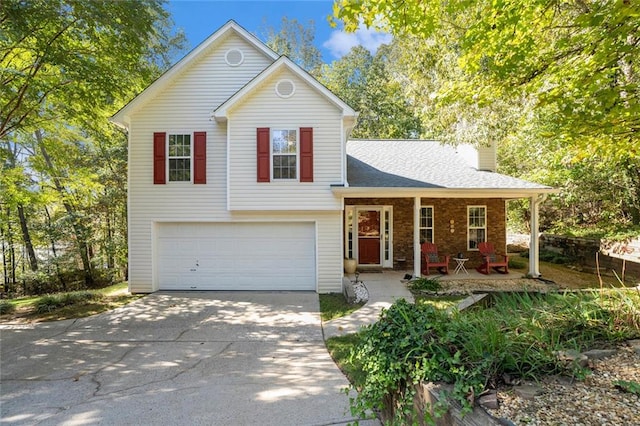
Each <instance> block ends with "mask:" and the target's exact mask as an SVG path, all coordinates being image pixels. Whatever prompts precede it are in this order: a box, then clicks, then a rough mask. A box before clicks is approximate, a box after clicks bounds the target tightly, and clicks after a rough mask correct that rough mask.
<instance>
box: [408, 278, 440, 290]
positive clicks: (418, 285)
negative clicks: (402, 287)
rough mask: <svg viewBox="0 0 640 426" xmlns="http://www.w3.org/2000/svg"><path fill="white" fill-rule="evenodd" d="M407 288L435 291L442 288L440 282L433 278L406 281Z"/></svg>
mask: <svg viewBox="0 0 640 426" xmlns="http://www.w3.org/2000/svg"><path fill="white" fill-rule="evenodd" d="M407 287H409V290H414V291H426V292H429V293H437V292H439V291H440V290H441V289H442V286H441V285H440V282H438V280H437V279H434V278H425V277H420V278H415V279H413V280H411V281H409V282H408V283H407Z"/></svg>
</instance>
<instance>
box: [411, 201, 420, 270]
mask: <svg viewBox="0 0 640 426" xmlns="http://www.w3.org/2000/svg"><path fill="white" fill-rule="evenodd" d="M421 203H422V201H421V199H420V197H415V198H414V199H413V276H414V277H416V278H418V277H420V274H421V272H420V262H421V260H422V259H421V256H420V208H421V207H422V204H421Z"/></svg>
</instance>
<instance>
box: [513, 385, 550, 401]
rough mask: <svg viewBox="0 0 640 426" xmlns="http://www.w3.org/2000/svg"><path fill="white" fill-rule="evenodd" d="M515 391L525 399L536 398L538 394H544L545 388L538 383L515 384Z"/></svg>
mask: <svg viewBox="0 0 640 426" xmlns="http://www.w3.org/2000/svg"><path fill="white" fill-rule="evenodd" d="M513 391H514V392H515V394H516V395H518V396H519V397H521V398H523V399H534V398H535V397H536V396H538V395H542V394H543V393H544V390H542V388H541V387H540V386H536V385H520V386H514V387H513Z"/></svg>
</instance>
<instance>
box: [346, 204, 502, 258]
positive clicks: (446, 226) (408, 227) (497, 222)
mask: <svg viewBox="0 0 640 426" xmlns="http://www.w3.org/2000/svg"><path fill="white" fill-rule="evenodd" d="M345 205H369V206H373V205H376V206H382V205H390V206H393V258H394V269H407V270H413V198H347V199H345ZM422 205H423V206H433V216H434V224H433V225H434V231H433V232H434V242H435V243H436V244H437V245H438V251H439V252H440V253H441V254H449V255H451V256H455V255H456V254H458V253H459V252H461V253H462V254H463V256H465V257H468V258H469V259H471V260H470V261H469V263H468V265H469V266H471V267H475V266H477V265H478V264H479V263H480V256H479V255H478V252H477V251H467V249H466V248H467V226H466V225H467V206H486V207H487V240H488V241H490V242H492V243H493V244H494V246H495V247H496V250H497V251H498V252H500V253H506V248H507V232H506V213H505V210H506V205H505V200H504V199H499V198H491V199H482V198H477V199H475V198H457V199H453V198H422ZM451 220H453V221H454V224H453V230H454V232H453V233H452V232H451V226H450V225H451V224H450V221H451ZM400 258H404V259H406V262H404V263H399V262H398V261H397V259H400ZM452 266H453V265H452Z"/></svg>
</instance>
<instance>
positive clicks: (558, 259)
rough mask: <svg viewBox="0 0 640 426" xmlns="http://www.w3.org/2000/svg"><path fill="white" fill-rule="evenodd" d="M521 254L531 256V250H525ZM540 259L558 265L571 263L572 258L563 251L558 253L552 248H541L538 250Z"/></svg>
mask: <svg viewBox="0 0 640 426" xmlns="http://www.w3.org/2000/svg"><path fill="white" fill-rule="evenodd" d="M520 256H522V257H526V258H527V259H528V258H529V252H528V251H523V252H522V253H520ZM538 259H539V260H541V261H543V262H549V263H555V264H556V265H566V264H569V263H571V259H569V258H568V257H566V256H565V255H563V254H562V253H556V252H555V251H550V250H540V251H539V252H538Z"/></svg>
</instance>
